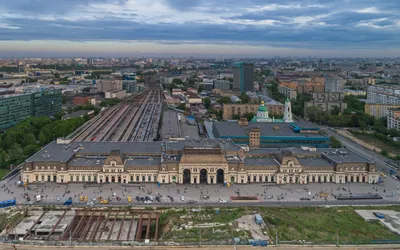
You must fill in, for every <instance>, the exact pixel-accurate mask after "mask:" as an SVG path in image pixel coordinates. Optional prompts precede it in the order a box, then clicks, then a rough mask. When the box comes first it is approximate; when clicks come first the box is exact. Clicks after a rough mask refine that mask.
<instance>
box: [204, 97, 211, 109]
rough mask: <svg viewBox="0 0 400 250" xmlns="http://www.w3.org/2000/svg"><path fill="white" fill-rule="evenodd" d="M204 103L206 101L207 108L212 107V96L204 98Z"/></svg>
mask: <svg viewBox="0 0 400 250" xmlns="http://www.w3.org/2000/svg"><path fill="white" fill-rule="evenodd" d="M203 103H204V106H205V107H206V109H208V108H209V107H210V105H211V99H210V98H208V97H207V98H204V99H203Z"/></svg>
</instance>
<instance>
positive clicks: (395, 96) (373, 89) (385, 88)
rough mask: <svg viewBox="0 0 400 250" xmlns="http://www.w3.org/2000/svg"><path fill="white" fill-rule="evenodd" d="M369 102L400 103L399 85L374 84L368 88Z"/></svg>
mask: <svg viewBox="0 0 400 250" xmlns="http://www.w3.org/2000/svg"><path fill="white" fill-rule="evenodd" d="M367 103H371V104H394V105H396V104H400V86H399V85H374V86H368V88H367Z"/></svg>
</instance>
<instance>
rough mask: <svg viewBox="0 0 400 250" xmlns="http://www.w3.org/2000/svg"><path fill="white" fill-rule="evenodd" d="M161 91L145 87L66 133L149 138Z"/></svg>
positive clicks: (82, 136)
mask: <svg viewBox="0 0 400 250" xmlns="http://www.w3.org/2000/svg"><path fill="white" fill-rule="evenodd" d="M161 94H162V92H161V91H160V90H146V91H144V92H142V93H140V94H138V95H136V96H134V97H133V98H130V99H129V100H127V101H124V102H122V103H120V104H117V105H115V106H113V107H110V108H109V109H107V110H106V111H104V112H102V113H101V114H99V115H98V116H96V117H95V118H94V119H92V120H91V121H89V122H87V123H85V124H84V125H83V126H82V127H81V128H80V129H79V130H78V132H76V133H74V134H72V135H70V138H72V139H73V140H74V141H95V142H101V141H152V140H153V139H154V138H155V137H156V136H157V132H158V124H159V120H160V115H161V107H162V95H161Z"/></svg>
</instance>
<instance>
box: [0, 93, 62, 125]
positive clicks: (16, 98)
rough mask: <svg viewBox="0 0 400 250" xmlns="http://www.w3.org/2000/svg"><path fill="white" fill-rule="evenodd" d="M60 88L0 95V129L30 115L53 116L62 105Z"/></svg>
mask: <svg viewBox="0 0 400 250" xmlns="http://www.w3.org/2000/svg"><path fill="white" fill-rule="evenodd" d="M61 92H62V90H61V89H46V90H40V91H34V92H29V93H22V94H10V95H1V96H0V130H5V129H7V128H10V127H13V126H15V125H16V124H17V123H19V122H21V121H23V120H25V119H26V118H28V117H30V116H37V117H40V116H53V115H54V114H55V113H57V112H60V111H61V110H62V109H61V106H62V98H61Z"/></svg>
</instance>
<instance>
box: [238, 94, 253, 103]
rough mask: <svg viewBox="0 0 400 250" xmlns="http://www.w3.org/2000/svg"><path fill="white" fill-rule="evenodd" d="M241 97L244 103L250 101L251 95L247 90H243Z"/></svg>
mask: <svg viewBox="0 0 400 250" xmlns="http://www.w3.org/2000/svg"><path fill="white" fill-rule="evenodd" d="M239 98H240V100H242V103H249V100H250V97H249V96H248V95H247V94H246V93H245V92H242V93H241V94H240V96H239Z"/></svg>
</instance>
